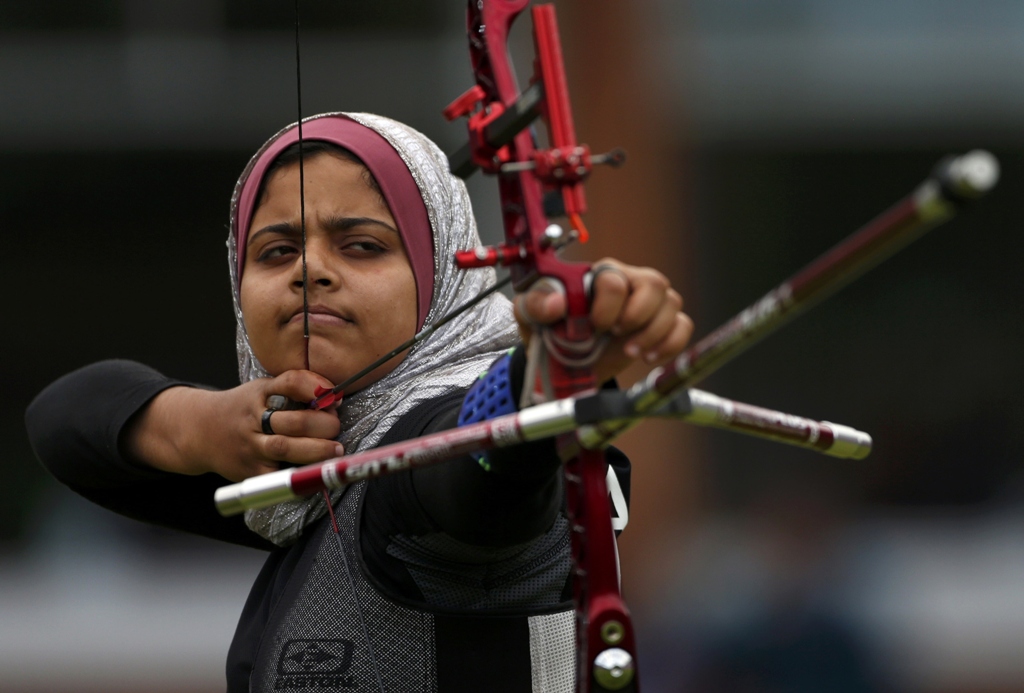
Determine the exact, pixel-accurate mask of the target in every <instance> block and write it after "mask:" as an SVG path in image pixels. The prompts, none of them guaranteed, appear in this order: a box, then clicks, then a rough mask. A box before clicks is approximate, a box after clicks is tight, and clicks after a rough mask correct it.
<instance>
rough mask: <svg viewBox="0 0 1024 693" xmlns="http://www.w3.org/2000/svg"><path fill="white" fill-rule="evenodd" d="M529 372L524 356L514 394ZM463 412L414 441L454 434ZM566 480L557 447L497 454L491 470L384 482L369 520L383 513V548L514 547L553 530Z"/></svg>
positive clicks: (455, 409)
mask: <svg viewBox="0 0 1024 693" xmlns="http://www.w3.org/2000/svg"><path fill="white" fill-rule="evenodd" d="M525 364H526V358H525V353H524V350H523V349H522V348H518V349H516V350H515V352H513V355H512V360H511V367H510V379H511V385H512V391H513V392H514V393H518V392H519V391H520V390H521V388H522V383H523V373H524V371H525ZM461 404H462V397H461V396H459V397H458V398H457V399H449V400H446V401H445V402H444V403H443V406H440V407H437V408H435V409H434V411H433V413H432V416H431V417H430V418H429V419H427V420H426V423H425V424H422V423H421V424H419V425H416V426H414V430H412V431H410V432H409V437H411V436H413V435H422V434H424V433H432V432H435V431H442V430H446V429H449V428H454V427H455V426H456V425H457V421H458V418H459V411H460V407H461ZM389 442H393V441H389ZM609 462H611V463H612V465H613V467H614V468H615V470H616V472H617V473H619V474H620V478H621V476H622V474H625V475H626V478H627V481H626V483H625V484H623V485H624V488H625V490H626V492H627V493H628V467H629V462H628V460H627V459H626V458H625V456H624V455H622V453H620V452H619V451H617V450H614V449H612V450H611V451H610V453H609ZM560 472H561V460H560V459H559V457H558V454H557V452H556V451H555V443H554V440H553V439H552V440H542V441H537V442H533V443H526V444H523V445H517V446H515V447H512V448H505V449H499V450H492V451H491V452H490V453H488V464H487V466H486V469H485V467H484V466H482V465H481V464H480V463H479V462H478V460H477V459H476V458H475V457H471V456H466V457H462V458H459V459H456V460H452V461H450V462H447V463H445V464H438V465H432V466H429V467H422V468H419V469H416V470H413V471H411V472H409V473H407V474H400V475H396V476H394V477H389V478H386V479H379V480H377V481H376V482H374V484H372V485H371V486H372V487H373V489H372V490H371V491H369V492H368V495H367V500H366V503H367V507H369V508H370V510H371V512H370V513H367V514H365V515H364V517H371V516H373V515H376V513H377V511H378V510H379V511H380V513H381V514H380V516H378V519H377V520H375V521H371V522H372V524H373V525H375V526H376V528H377V534H379V535H380V536H379V539H380V540H383V541H386V539H385V536H386V535H394V534H400V533H402V534H425V533H427V532H436V531H441V532H445V533H447V534H449V535H450V536H452V537H454V538H455V539H458V540H460V541H463V542H466V543H468V544H472V545H475V546H488V547H495V546H510V545H513V544H518V543H522V542H525V541H529V540H531V539H534V538H536V537H538V536H540V535H541V534H543V533H544V532H546V531H547V530H548V529H549V528H550V527H551V525H552V523H553V522H554V521H555V518H556V516H557V515H558V513H559V511H560V510H561V509H562V504H563V496H564V493H563V491H562V475H561V473H560ZM380 518H386V519H380Z"/></svg>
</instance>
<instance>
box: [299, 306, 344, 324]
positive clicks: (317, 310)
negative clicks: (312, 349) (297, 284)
mask: <svg viewBox="0 0 1024 693" xmlns="http://www.w3.org/2000/svg"><path fill="white" fill-rule="evenodd" d="M303 313H304V311H303V310H302V307H301V306H300V307H299V309H298V310H296V311H295V312H294V313H293V314H292V317H291V319H290V320H289V321H288V322H290V323H293V322H300V323H301V322H302V321H303ZM351 323H352V320H351V319H350V318H348V317H346V316H345V315H343V314H342V313H341V312H340V311H337V310H335V309H334V308H330V307H328V306H322V305H312V306H310V307H309V324H311V325H344V324H351Z"/></svg>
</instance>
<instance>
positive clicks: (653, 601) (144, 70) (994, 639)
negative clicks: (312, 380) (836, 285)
mask: <svg viewBox="0 0 1024 693" xmlns="http://www.w3.org/2000/svg"><path fill="white" fill-rule="evenodd" d="M557 5H558V7H559V12H560V17H561V21H562V30H563V35H564V37H565V40H566V46H567V56H566V59H567V63H568V67H569V72H570V84H572V88H573V92H574V93H573V98H574V105H575V108H576V110H577V119H578V121H579V129H580V135H581V139H582V140H583V141H587V142H589V143H590V144H591V145H592V146H593V147H594V149H595V150H603V149H608V148H610V147H612V146H615V145H619V144H622V145H625V146H626V147H627V148H628V149H629V151H630V155H631V159H630V163H629V164H628V165H627V167H626V168H625V169H623V170H622V171H619V172H616V173H609V172H604V171H602V172H599V173H597V174H596V175H595V177H594V180H593V182H592V185H591V186H590V199H591V204H592V213H591V215H590V217H588V223H590V225H591V226H592V229H594V230H595V235H596V236H597V237H598V238H597V240H595V242H594V248H593V249H592V250H589V251H587V253H586V254H587V255H590V256H591V257H593V258H595V259H596V257H598V256H599V255H600V254H603V253H610V254H614V255H617V256H620V257H622V258H623V259H624V260H627V261H634V262H645V263H650V264H655V265H656V266H658V267H659V269H662V270H664V271H665V272H666V273H668V274H670V275H671V276H672V277H673V280H674V281H675V282H676V284H677V285H679V286H681V287H683V288H684V290H685V293H686V296H687V300H688V309H689V310H690V312H691V313H692V314H693V316H694V317H695V319H696V322H697V331H698V336H700V335H703V334H706V333H707V332H708V331H710V330H711V329H712V328H713V327H714V326H716V325H718V324H720V323H721V322H723V321H724V320H725V319H727V318H728V317H730V316H731V315H733V314H734V313H736V312H737V311H739V310H740V309H741V308H743V307H744V306H745V305H746V304H748V303H749V302H750V301H752V300H753V299H754V298H756V297H758V296H760V295H761V294H762V293H763V292H764V291H766V290H767V289H769V288H771V287H772V286H774V285H775V284H776V283H778V282H779V281H780V280H781V279H783V278H784V277H785V276H787V275H788V274H790V273H791V272H793V271H794V270H796V269H798V268H799V267H800V266H802V265H803V264H804V263H805V262H807V261H809V260H811V259H812V258H813V257H815V256H816V255H817V254H818V253H820V252H822V251H824V250H825V249H827V248H828V247H830V246H831V245H832V244H833V243H835V242H836V241H838V240H840V239H841V238H843V237H844V236H845V235H847V234H848V233H849V232H851V231H852V230H854V229H855V228H857V227H858V226H859V225H860V224H861V223H863V222H865V221H867V220H868V219H870V218H871V217H872V216H874V215H875V214H876V213H878V212H880V211H881V210H882V209H883V208H885V207H886V206H887V205H889V204H890V203H892V202H893V201H895V200H896V199H897V198H899V197H901V196H903V195H904V194H906V193H907V192H909V191H910V190H911V189H912V188H913V186H914V185H916V184H917V183H918V182H919V181H920V180H921V179H922V178H923V176H924V175H925V174H926V172H927V171H928V170H929V169H930V167H931V166H932V165H933V164H934V163H935V162H936V161H937V160H938V159H939V158H940V157H941V156H943V155H944V154H945V153H947V152H950V151H960V150H963V149H965V148H975V147H984V148H988V149H990V150H992V151H993V152H994V153H996V154H997V155H998V156H999V158H1000V160H1001V161H1002V164H1003V173H1004V178H1003V182H1002V183H1001V185H1000V187H999V188H998V189H997V191H996V192H995V193H994V194H993V195H992V197H991V199H987V200H985V201H984V202H983V203H980V204H978V205H977V207H976V208H975V209H972V210H970V211H969V212H968V213H966V214H964V215H963V216H962V217H961V218H959V219H957V220H955V221H954V222H952V223H951V224H949V225H947V226H945V227H943V228H941V229H939V230H937V231H935V232H933V233H932V234H931V235H929V236H927V237H925V238H924V239H923V240H921V241H919V242H918V243H917V244H915V245H914V246H912V247H911V248H909V249H908V250H906V251H905V252H903V253H902V254H901V255H899V256H897V257H896V258H894V259H892V260H891V261H889V262H888V263H886V264H885V265H883V266H882V267H880V268H879V269H877V270H875V271H874V272H872V273H871V274H870V275H868V276H867V277H865V278H864V279H863V280H861V281H860V282H858V283H857V284H855V285H853V286H851V287H850V288H848V289H846V290H845V291H844V292H843V293H841V294H840V295H838V296H837V297H836V298H833V299H831V300H830V301H829V302H828V303H826V304H824V305H822V306H821V307H819V308H817V309H816V310H814V311H813V312H812V313H810V314H808V315H807V316H805V317H803V318H801V319H800V320H799V321H798V322H796V323H794V324H792V325H790V326H789V327H787V328H786V329H785V330H783V331H782V332H780V333H779V334H777V335H775V336H773V337H772V338H770V339H769V340H768V341H766V342H765V343H764V344H762V345H760V346H758V347H757V348H755V349H754V350H753V351H751V352H749V353H748V354H746V355H744V356H743V357H742V358H740V359H739V360H737V361H736V362H735V363H734V364H731V365H730V366H729V367H727V368H726V369H724V370H723V371H721V372H720V373H718V374H716V375H715V376H713V377H712V378H711V379H709V380H708V381H707V382H706V383H705V385H706V387H707V389H709V390H712V391H714V392H716V393H718V394H721V395H723V396H727V397H734V398H736V399H740V400H743V401H749V402H752V403H756V404H760V405H763V406H768V407H773V408H778V409H783V410H786V411H790V412H793V413H795V414H800V415H805V416H809V417H813V418H818V419H825V420H831V421H838V422H842V423H845V424H848V425H852V426H855V427H857V428H860V429H862V430H866V431H868V432H870V433H871V434H872V435H873V436H874V438H875V451H874V453H873V454H872V456H871V457H870V458H869V459H868V460H865V461H863V462H848V461H839V460H834V459H832V458H827V457H820V456H816V455H814V454H812V453H807V452H803V451H799V450H793V449H790V448H785V447H783V446H778V445H772V444H768V443H762V442H758V441H752V440H748V439H743V438H739V437H736V436H733V435H731V434H727V433H719V432H702V431H693V430H692V429H686V430H681V429H679V428H678V427H674V426H665V425H659V426H652V427H651V428H649V429H641V430H643V431H647V433H645V434H644V435H643V436H642V437H641V436H634V437H633V438H632V439H630V440H629V441H627V443H626V447H627V449H628V450H629V451H630V452H631V454H632V456H633V458H634V461H635V463H636V465H637V475H638V484H637V488H636V489H635V495H634V500H633V515H634V521H633V525H632V526H631V527H630V529H629V530H627V532H626V534H625V535H624V537H623V557H624V565H623V571H624V580H625V588H626V591H627V597H628V598H629V600H630V603H631V605H632V607H633V608H634V610H635V612H636V617H637V623H638V628H639V633H640V640H641V656H642V660H641V667H642V669H641V671H642V675H643V677H644V683H645V690H648V691H654V692H656V693H657V692H662V691H664V692H671V693H675V692H677V691H722V692H726V693H729V692H732V691H736V692H739V691H743V692H747V691H758V692H759V691H766V692H768V691H801V692H802V691H851V692H854V691H856V692H860V691H907V692H922V693H925V692H927V693H954V692H957V693H958V692H961V691H962V692H967V691H970V692H972V693H987V692H990V693H1003V692H1009V691H1020V690H1024V659H1022V658H1021V657H1020V653H1021V652H1024V480H1022V477H1021V469H1022V452H1024V439H1022V438H1024V433H1022V431H1024V396H1022V395H1021V393H1020V392H1021V384H1022V378H1021V375H1022V374H1021V370H1022V367H1024V366H1022V360H1021V359H1020V357H1019V353H1020V351H1021V350H1022V349H1024V324H1022V318H1021V314H1020V311H1019V310H1018V306H1019V305H1020V304H1021V302H1022V301H1024V273H1022V272H1020V271H1019V269H1018V268H1019V266H1020V265H1021V260H1022V252H1024V241H1022V240H1021V237H1020V230H1021V228H1022V217H1024V215H1022V211H1021V207H1020V201H1021V199H1024V195H1022V192H1024V190H1022V183H1021V169H1022V165H1024V129H1022V127H1021V124H1022V123H1024V3H1020V2H1016V1H1015V0H973V1H972V2H969V3H967V2H956V1H955V0H861V2H857V3H852V2H843V1H841V0H762V1H760V2H742V1H741V0H685V1H680V0H630V2H628V3H627V2H624V0H590V1H589V2H587V1H585V0H573V1H570V0H564V1H563V0H559V2H557ZM462 10H463V3H462V2H460V1H458V0H444V1H443V2H442V1H441V0H434V1H432V2H426V1H425V0H377V1H376V2H372V3H370V2H351V1H348V0H306V1H305V2H304V3H303V27H304V34H303V57H302V59H303V70H302V80H303V81H302V85H303V98H304V104H303V106H304V112H305V113H307V114H309V113H316V112H320V111H325V110H365V111H373V112H379V113H383V114H386V115H389V116H392V117H395V118H398V119H400V120H404V121H406V122H408V123H410V124H411V125H413V126H415V127H417V128H419V129H421V130H423V131H424V132H426V133H427V134H428V135H430V136H431V137H433V138H434V139H435V140H437V141H438V142H439V143H440V144H441V145H442V147H444V148H445V149H448V150H450V149H453V148H454V147H455V146H457V145H458V144H459V143H460V134H461V132H462V131H461V126H459V125H449V124H447V123H445V122H444V121H443V119H442V118H441V117H440V115H439V114H440V110H441V109H442V108H443V107H444V106H445V105H446V104H447V103H448V102H449V101H450V100H451V99H452V98H454V97H455V96H456V95H458V94H460V93H461V92H462V91H463V90H464V89H465V88H466V87H467V86H468V85H469V83H470V73H469V68H468V61H467V60H466V57H465V45H464V36H463V35H462V32H461V29H462V26H463V23H462ZM293 19H294V18H293V14H292V3H291V2H288V1H287V0H177V1H175V2H171V1H170V0H35V1H34V2H16V1H15V2H4V3H0V229H2V232H3V234H4V240H5V249H6V252H4V253H2V254H0V280H2V282H3V283H2V287H3V292H4V295H6V296H7V299H6V300H7V304H6V309H5V315H6V317H5V320H4V322H5V324H6V325H7V327H6V328H5V330H4V335H5V339H4V340H3V350H2V353H3V356H4V358H3V360H2V361H0V383H2V385H3V392H4V396H3V398H0V407H2V413H3V416H0V430H2V432H3V434H4V435H3V439H4V440H5V441H7V445H6V447H5V452H4V454H3V455H0V473H2V477H0V478H2V480H3V481H2V483H0V689H2V690H4V691H17V692H21V693H28V692H30V691H31V692H34V693H42V692H43V691H57V690H78V691H90V690H96V691H100V690H102V691H129V690H131V691H152V692H154V693H156V692H163V691H195V692H196V693H199V692H204V691H215V690H221V689H222V688H223V674H222V671H223V661H224V656H225V654H226V650H227V645H228V643H229V641H230V638H231V635H232V633H233V629H234V623H235V620H236V618H237V615H238V613H239V611H240V610H241V606H242V603H243V601H244V599H245V596H246V594H247V592H248V588H249V585H250V583H251V581H252V579H253V577H254V576H255V573H256V571H257V570H258V568H259V565H260V564H261V561H262V556H261V555H259V554H258V553H256V552H251V551H248V550H241V549H236V548H232V547H224V546H220V545H215V544H213V543H211V542H207V541H202V540H199V539H195V538H189V537H183V536H178V535H175V534H173V533H169V532H166V531H162V530H156V529H153V528H149V527H145V526H142V525H140V524H138V523H134V522H131V521H128V520H123V519H120V518H118V517H115V516H113V515H111V514H109V513H106V512H105V511H102V510H99V509H97V508H94V507H92V506H90V505H89V504H88V503H85V502H84V501H80V500H79V499H77V498H76V497H74V496H73V495H72V494H70V493H68V492H67V491H65V490H64V489H62V488H60V487H59V486H58V485H56V484H55V483H54V482H53V481H52V480H50V479H49V478H47V477H46V475H45V473H44V472H43V471H42V470H41V468H40V467H39V465H38V464H37V463H36V462H35V460H34V458H33V455H32V452H31V450H30V448H29V446H28V442H27V440H26V436H25V433H24V428H23V424H22V416H23V412H24V409H25V407H26V406H27V404H28V402H29V401H30V400H31V398H32V397H33V396H34V395H35V394H36V393H37V392H38V391H39V390H40V389H42V388H43V387H44V386H45V385H46V384H48V383H49V382H51V381H52V380H54V379H56V378H57V377H59V376H60V375H62V374H64V373H66V372H68V371H70V370H72V369H74V368H77V367H79V366H82V365H85V364H87V363H90V362H92V361H95V360H99V359H102V358H111V357H118V358H132V359H137V360H140V361H143V362H145V363H148V364H150V365H153V366H155V367H157V368H159V369H161V370H163V371H164V372H166V373H169V374H172V375H174V376H176V377H180V378H184V379H189V380H194V381H196V382H203V383H209V384H212V385H217V386H221V387H230V386H231V385H232V384H233V383H235V382H236V380H235V360H234V353H233V320H232V318H231V312H230V303H229V299H228V282H227V274H226V272H225V271H224V269H225V268H224V260H225V258H224V248H223V238H224V235H225V233H226V221H227V207H228V198H229V196H230V192H231V189H232V186H233V184H234V180H235V177H236V175H237V174H238V172H239V171H240V170H241V168H242V167H243V166H244V164H245V162H246V161H247V159H248V157H249V155H250V154H251V153H252V152H253V151H254V150H255V149H256V148H257V147H258V146H259V145H260V144H261V143H262V142H263V141H264V139H266V137H267V136H269V135H270V134H271V133H273V132H274V131H276V130H277V129H278V128H279V127H281V126H282V125H284V124H285V123H288V122H291V121H293V120H294V119H295V114H296V106H295V96H294V95H295V80H294V72H295V66H294V47H293V45H292V40H293V39H292V35H291V23H292V21H293ZM520 34H521V36H519V37H517V42H518V44H517V45H518V48H522V47H524V46H528V43H529V38H528V35H527V32H526V31H525V29H524V28H522V27H521V28H520ZM518 48H517V50H518ZM529 69H530V68H529V65H528V63H526V62H525V61H524V62H522V63H521V70H520V72H521V76H526V75H527V74H528V72H529ZM491 186H493V183H491V182H489V181H482V180H475V181H473V182H472V184H471V190H472V193H473V195H474V198H475V202H476V205H477V214H478V218H479V220H480V225H481V228H482V230H483V232H484V235H485V238H489V239H492V240H493V239H495V238H496V237H497V234H498V233H499V229H498V228H497V227H498V223H497V215H496V213H495V193H494V192H493V191H492V190H491V189H490V188H491ZM1015 354H1018V355H1017V356H1015Z"/></svg>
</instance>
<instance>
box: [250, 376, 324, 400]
mask: <svg viewBox="0 0 1024 693" xmlns="http://www.w3.org/2000/svg"><path fill="white" fill-rule="evenodd" d="M332 387H334V383H332V382H331V381H330V380H328V379H327V378H325V377H323V376H322V375H319V374H317V373H314V372H313V371H298V370H296V371H285V372H284V373H282V374H281V375H279V376H277V377H276V378H270V379H268V380H266V381H265V382H264V385H263V392H264V394H265V398H266V397H269V396H270V395H284V396H285V397H287V398H288V399H291V400H294V401H296V402H310V401H312V400H313V398H314V397H316V392H317V388H326V389H330V388H332ZM265 398H264V399H265ZM261 405H263V406H266V403H265V402H261Z"/></svg>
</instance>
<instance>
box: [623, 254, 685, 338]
mask: <svg viewBox="0 0 1024 693" xmlns="http://www.w3.org/2000/svg"><path fill="white" fill-rule="evenodd" d="M627 269H628V270H631V271H628V272H627V274H628V276H629V280H630V286H631V287H632V291H631V292H630V294H629V298H628V300H627V301H626V305H625V306H624V307H623V309H622V312H621V314H620V315H619V319H618V321H617V322H616V323H615V328H614V329H613V330H612V331H613V332H614V333H615V334H620V335H629V334H631V333H633V332H636V331H638V330H641V329H643V328H644V326H645V325H646V324H647V323H648V322H649V321H650V320H651V319H652V318H654V316H655V315H656V314H657V313H658V311H659V310H660V309H661V306H662V304H663V303H665V302H666V301H668V302H669V303H672V300H671V299H670V295H671V294H674V295H675V296H676V297H678V296H679V294H677V293H675V292H674V291H672V292H671V294H670V293H669V292H670V291H671V288H670V285H669V283H668V280H667V279H666V278H665V275H663V274H661V273H660V272H656V271H654V270H651V269H646V268H627ZM673 310H678V307H676V306H674V305H673Z"/></svg>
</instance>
